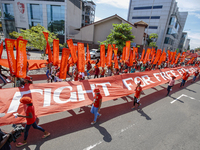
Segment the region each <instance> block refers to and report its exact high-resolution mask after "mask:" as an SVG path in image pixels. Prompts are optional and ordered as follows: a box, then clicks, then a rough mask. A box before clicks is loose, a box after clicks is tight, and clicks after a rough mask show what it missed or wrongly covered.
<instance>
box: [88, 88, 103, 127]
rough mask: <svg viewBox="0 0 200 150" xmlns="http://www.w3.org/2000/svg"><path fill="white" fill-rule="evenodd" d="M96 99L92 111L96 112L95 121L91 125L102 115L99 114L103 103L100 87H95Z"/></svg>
mask: <svg viewBox="0 0 200 150" xmlns="http://www.w3.org/2000/svg"><path fill="white" fill-rule="evenodd" d="M94 93H95V96H94V101H93V103H92V108H91V111H90V112H91V113H92V114H94V121H92V122H91V125H93V124H95V123H96V120H97V117H100V116H101V114H99V112H100V108H101V104H102V96H101V94H100V90H99V89H98V88H95V89H94Z"/></svg>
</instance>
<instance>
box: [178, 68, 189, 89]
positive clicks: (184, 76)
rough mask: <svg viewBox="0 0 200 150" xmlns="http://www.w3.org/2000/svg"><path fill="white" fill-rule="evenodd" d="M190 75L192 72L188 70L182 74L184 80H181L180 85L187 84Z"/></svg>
mask: <svg viewBox="0 0 200 150" xmlns="http://www.w3.org/2000/svg"><path fill="white" fill-rule="evenodd" d="M189 76H190V74H189V73H188V71H186V72H185V73H184V74H183V76H182V82H181V85H180V87H182V86H184V85H185V81H187V79H188V77H189Z"/></svg>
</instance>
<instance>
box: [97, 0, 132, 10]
mask: <svg viewBox="0 0 200 150" xmlns="http://www.w3.org/2000/svg"><path fill="white" fill-rule="evenodd" d="M129 1H130V0H95V1H94V2H95V3H97V4H107V5H112V6H114V7H117V8H122V9H128V7H129Z"/></svg>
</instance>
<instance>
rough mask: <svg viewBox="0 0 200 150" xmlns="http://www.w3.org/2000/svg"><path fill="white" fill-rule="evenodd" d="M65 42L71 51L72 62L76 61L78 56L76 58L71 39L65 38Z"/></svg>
mask: <svg viewBox="0 0 200 150" xmlns="http://www.w3.org/2000/svg"><path fill="white" fill-rule="evenodd" d="M67 44H68V47H69V49H70V51H71V56H72V59H73V62H74V63H76V62H77V61H78V58H77V54H76V49H75V47H74V44H73V41H72V39H69V40H67Z"/></svg>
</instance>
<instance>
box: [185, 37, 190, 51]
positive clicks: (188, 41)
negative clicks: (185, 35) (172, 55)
mask: <svg viewBox="0 0 200 150" xmlns="http://www.w3.org/2000/svg"><path fill="white" fill-rule="evenodd" d="M185 49H186V50H190V39H187V40H186V43H185Z"/></svg>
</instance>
